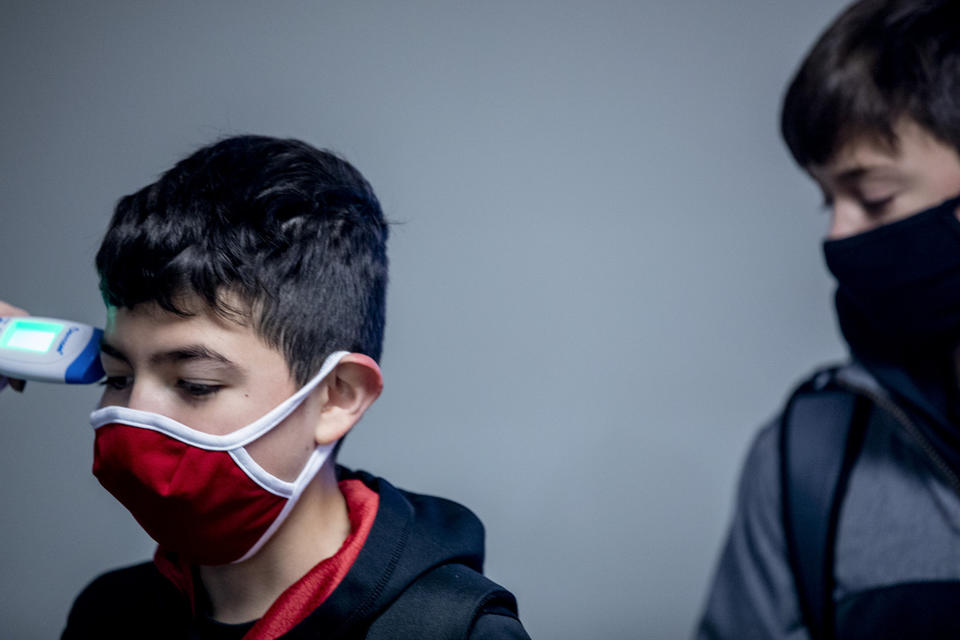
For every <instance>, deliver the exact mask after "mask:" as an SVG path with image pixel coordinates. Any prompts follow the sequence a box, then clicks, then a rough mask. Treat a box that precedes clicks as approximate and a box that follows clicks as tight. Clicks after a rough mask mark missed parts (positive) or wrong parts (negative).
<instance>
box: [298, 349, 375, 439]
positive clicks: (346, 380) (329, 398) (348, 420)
mask: <svg viewBox="0 0 960 640" xmlns="http://www.w3.org/2000/svg"><path fill="white" fill-rule="evenodd" d="M324 388H325V392H326V393H325V395H326V398H325V402H324V405H323V410H322V412H321V415H320V420H319V421H318V422H317V424H316V428H315V431H314V438H315V440H316V442H317V444H330V443H332V442H336V441H337V440H339V439H340V438H342V437H343V436H345V435H346V434H347V432H348V431H350V429H351V427H353V425H354V424H356V423H357V421H359V420H360V418H361V417H362V416H363V413H364V412H365V411H366V410H367V407H369V406H370V405H371V404H373V401H374V400H376V399H377V397H379V396H380V392H381V391H382V390H383V376H382V375H381V374H380V367H379V366H378V365H377V363H376V361H375V360H374V359H373V358H371V357H370V356H366V355H363V354H361V353H351V354H348V355H346V356H344V357H343V359H342V360H341V361H340V364H338V365H337V366H336V368H334V370H333V371H331V372H330V375H328V376H327V379H326V381H325V382H324Z"/></svg>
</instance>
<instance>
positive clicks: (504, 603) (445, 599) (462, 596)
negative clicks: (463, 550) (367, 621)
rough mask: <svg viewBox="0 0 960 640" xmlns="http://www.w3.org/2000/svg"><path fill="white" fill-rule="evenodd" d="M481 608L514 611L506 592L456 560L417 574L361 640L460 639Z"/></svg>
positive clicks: (512, 599)
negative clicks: (417, 576) (364, 639)
mask: <svg viewBox="0 0 960 640" xmlns="http://www.w3.org/2000/svg"><path fill="white" fill-rule="evenodd" d="M486 609H493V610H496V611H497V612H498V613H501V614H503V613H506V614H508V615H512V616H516V615H517V601H516V599H515V598H514V597H513V594H511V593H510V592H509V591H507V590H506V589H504V588H503V587H501V586H500V585H498V584H497V583H495V582H493V581H492V580H490V579H489V578H487V577H486V576H484V575H483V574H481V573H479V572H477V571H474V570H473V569H471V568H470V567H467V566H465V565H462V564H444V565H440V566H438V567H435V568H433V569H431V570H430V571H428V572H427V573H425V574H423V575H421V576H420V577H419V578H417V579H416V580H415V581H414V582H413V583H411V584H410V585H409V586H408V587H407V588H406V589H405V590H404V591H403V593H401V594H400V595H399V596H398V597H397V599H396V600H394V601H393V603H392V604H391V605H390V606H389V607H388V608H387V609H386V611H384V612H383V613H382V614H380V616H379V617H378V618H377V619H376V621H374V623H373V624H372V625H371V626H370V630H369V631H368V632H367V640H381V639H382V640H404V639H411V640H413V639H417V640H466V638H467V637H468V635H469V633H470V629H471V628H472V627H473V623H474V622H475V621H476V619H477V617H478V616H480V615H481V613H483V611H484V610H486Z"/></svg>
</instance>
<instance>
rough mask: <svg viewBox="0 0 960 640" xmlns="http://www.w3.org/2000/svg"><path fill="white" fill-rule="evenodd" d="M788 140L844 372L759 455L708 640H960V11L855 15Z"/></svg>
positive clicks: (880, 5) (877, 4)
mask: <svg viewBox="0 0 960 640" xmlns="http://www.w3.org/2000/svg"><path fill="white" fill-rule="evenodd" d="M782 131H783V135H784V138H785V140H786V142H787V145H788V146H789V148H790V151H791V152H792V153H793V156H794V158H795V159H796V161H797V162H798V163H799V164H800V165H801V166H802V167H803V168H804V169H805V170H806V171H807V172H808V173H809V174H810V176H811V177H812V178H813V180H814V181H815V182H816V183H817V184H818V185H819V187H820V188H821V190H822V191H823V193H824V197H825V201H826V205H827V207H829V209H830V212H831V225H830V228H829V231H828V233H827V237H826V240H825V242H824V245H823V250H824V254H825V258H826V263H827V266H828V268H829V269H830V271H831V273H832V274H833V276H834V277H835V278H836V281H837V290H836V310H837V317H838V320H839V324H840V328H841V330H842V332H843V336H844V338H845V340H846V342H847V343H848V345H849V347H850V351H851V354H852V356H853V360H852V362H851V363H849V364H846V365H842V366H839V367H835V368H830V369H826V370H823V371H820V372H818V373H817V374H815V375H814V376H813V377H812V378H811V379H810V380H808V381H807V382H806V383H805V384H803V385H802V386H801V387H800V388H799V389H798V390H797V392H796V393H795V394H794V395H793V396H792V397H791V399H790V401H789V402H788V403H787V405H786V407H785V408H784V410H783V413H782V414H781V416H780V417H779V418H778V419H777V420H775V421H774V423H773V424H771V425H770V426H768V427H767V428H765V429H764V430H763V431H761V432H760V434H759V435H758V437H757V438H756V440H755V441H754V444H753V447H752V449H751V451H750V453H749V456H748V457H747V461H746V464H745V466H744V470H743V475H742V479H741V483H740V489H739V496H738V503H737V507H736V512H735V514H734V518H733V524H732V526H731V530H730V534H729V537H728V539H727V543H726V546H725V548H724V550H723V553H722V556H721V558H720V563H719V566H718V568H717V573H716V576H715V578H714V582H713V585H712V588H711V591H710V594H709V598H708V601H707V606H706V612H705V614H704V617H703V619H702V621H701V624H700V626H699V630H698V633H697V637H699V638H731V639H732V638H737V639H739V638H833V637H836V638H861V637H862V638H956V637H960V618H958V616H957V615H956V606H955V603H956V602H957V598H958V597H960V528H958V523H960V393H958V376H957V370H958V362H960V359H958V354H957V345H958V343H960V221H958V215H960V208H958V207H960V198H958V196H960V155H958V150H960V3H958V2H956V1H955V0H861V1H860V2H857V3H855V4H853V5H851V6H850V7H849V8H848V9H847V10H846V11H844V12H843V13H842V14H841V15H840V16H839V17H838V18H837V20H836V21H835V22H834V23H833V24H832V25H831V26H830V27H829V28H828V29H827V30H826V32H825V33H824V34H823V35H822V36H821V37H820V39H819V40H818V41H817V43H816V44H815V45H814V47H813V49H812V50H811V51H810V53H809V54H808V55H807V58H806V59H805V60H804V62H803V64H802V66H801V67H800V69H799V71H798V72H797V74H796V76H795V77H794V79H793V82H792V83H791V85H790V87H789V89H788V91H787V94H786V99H785V101H784V105H783V113H782Z"/></svg>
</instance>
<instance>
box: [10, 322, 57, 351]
mask: <svg viewBox="0 0 960 640" xmlns="http://www.w3.org/2000/svg"><path fill="white" fill-rule="evenodd" d="M62 328H63V325H61V324H56V323H53V322H37V321H35V320H13V321H12V322H11V323H10V326H9V327H7V330H6V331H4V332H3V338H2V339H0V349H18V350H20V351H33V352H34V353H46V352H47V351H49V350H50V345H52V344H53V340H54V338H56V337H57V334H58V333H60V329H62Z"/></svg>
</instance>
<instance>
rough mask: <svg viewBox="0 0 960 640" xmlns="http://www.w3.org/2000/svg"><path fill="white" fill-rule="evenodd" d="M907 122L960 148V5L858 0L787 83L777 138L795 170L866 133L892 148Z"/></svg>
mask: <svg viewBox="0 0 960 640" xmlns="http://www.w3.org/2000/svg"><path fill="white" fill-rule="evenodd" d="M903 117H906V118H910V119H912V120H913V121H915V122H916V123H917V124H919V125H920V126H922V127H924V128H925V129H926V130H927V131H929V132H930V133H931V134H932V135H933V136H934V137H936V138H938V139H939V140H940V141H941V142H944V143H945V144H948V145H951V146H953V147H954V148H955V149H957V150H960V2H958V1H957V0H860V2H856V3H854V4H852V5H851V6H849V7H848V8H847V9H846V10H845V11H844V12H843V13H842V14H840V16H839V17H838V18H837V19H836V20H835V21H834V23H833V24H832V25H830V27H828V28H827V30H826V31H825V32H824V33H823V35H821V36H820V39H819V40H817V42H816V43H815V44H814V46H813V48H812V49H811V50H810V53H808V54H807V57H806V59H805V60H804V62H803V64H802V65H801V67H800V69H799V70H798V71H797V74H796V76H794V78H793V82H791V84H790V87H789V89H788V90H787V93H786V97H785V99H784V103H783V112H782V114H781V123H780V125H781V132H782V134H783V138H784V140H785V141H786V143H787V146H788V147H789V148H790V151H791V153H792V154H793V157H794V158H795V159H796V161H797V162H798V163H799V164H800V165H801V166H804V167H806V166H809V165H811V164H824V163H825V162H827V161H828V160H829V159H830V158H831V157H832V156H833V154H834V153H836V152H837V151H838V150H839V149H840V148H841V147H842V146H843V145H844V144H846V143H848V142H850V141H851V140H853V139H855V138H856V137H859V136H862V135H868V136H871V137H875V138H878V139H879V141H880V142H881V143H886V144H888V145H890V146H891V148H896V143H897V139H896V135H895V132H894V127H895V125H896V123H897V121H898V120H899V119H900V118H903Z"/></svg>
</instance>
